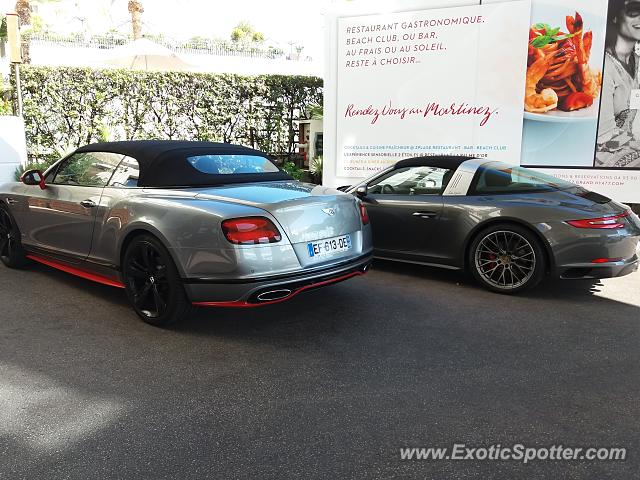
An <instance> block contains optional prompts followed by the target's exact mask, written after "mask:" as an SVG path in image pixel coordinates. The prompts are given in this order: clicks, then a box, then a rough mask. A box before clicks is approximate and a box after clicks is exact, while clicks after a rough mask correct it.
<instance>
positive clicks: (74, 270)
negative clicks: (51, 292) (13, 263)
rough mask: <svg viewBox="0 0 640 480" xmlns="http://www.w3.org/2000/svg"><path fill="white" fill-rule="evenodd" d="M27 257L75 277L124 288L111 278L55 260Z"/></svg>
mask: <svg viewBox="0 0 640 480" xmlns="http://www.w3.org/2000/svg"><path fill="white" fill-rule="evenodd" d="M27 258H28V259H30V260H33V261H34V262H38V263H41V264H43V265H46V266H48V267H53V268H55V269H57V270H60V271H62V272H65V273H70V274H71V275H75V276H76V277H80V278H84V279H85V280H91V281H92V282H96V283H101V284H102V285H108V286H109V287H116V288H124V285H123V284H122V283H121V282H118V281H117V280H112V279H110V278H107V277H103V276H102V275H97V274H95V273H90V272H86V271H84V270H80V269H78V268H76V267H72V266H70V265H66V264H64V263H59V262H56V261H55V260H50V259H48V258H43V257H39V256H38V255H27Z"/></svg>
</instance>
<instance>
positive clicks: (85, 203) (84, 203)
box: [80, 200, 98, 208]
mask: <svg viewBox="0 0 640 480" xmlns="http://www.w3.org/2000/svg"><path fill="white" fill-rule="evenodd" d="M80 205H82V206H83V207H84V208H95V207H97V206H98V205H97V204H96V202H94V201H93V200H83V201H81V202H80Z"/></svg>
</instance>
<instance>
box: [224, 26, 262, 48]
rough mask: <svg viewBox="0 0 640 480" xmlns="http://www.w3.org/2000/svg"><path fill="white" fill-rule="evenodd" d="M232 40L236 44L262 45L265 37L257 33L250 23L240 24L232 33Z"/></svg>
mask: <svg viewBox="0 0 640 480" xmlns="http://www.w3.org/2000/svg"><path fill="white" fill-rule="evenodd" d="M231 40H232V41H233V42H236V43H262V42H264V35H263V34H262V33H261V32H258V31H256V30H255V29H254V28H253V27H252V26H251V24H250V23H248V22H240V23H239V24H238V25H236V26H235V28H234V29H233V30H232V31H231Z"/></svg>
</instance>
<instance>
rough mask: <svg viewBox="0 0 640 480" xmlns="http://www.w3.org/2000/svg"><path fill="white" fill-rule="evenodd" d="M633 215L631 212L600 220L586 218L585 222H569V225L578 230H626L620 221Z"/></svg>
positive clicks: (600, 218)
mask: <svg viewBox="0 0 640 480" xmlns="http://www.w3.org/2000/svg"><path fill="white" fill-rule="evenodd" d="M629 215H631V212H630V211H626V212H624V213H620V214H618V215H609V216H606V217H599V218H585V219H584V220H569V221H568V222H567V223H568V224H569V225H571V226H572V227H576V228H599V229H608V230H613V229H617V228H624V226H625V225H624V223H622V222H621V221H620V220H619V219H621V218H626V217H628V216H629Z"/></svg>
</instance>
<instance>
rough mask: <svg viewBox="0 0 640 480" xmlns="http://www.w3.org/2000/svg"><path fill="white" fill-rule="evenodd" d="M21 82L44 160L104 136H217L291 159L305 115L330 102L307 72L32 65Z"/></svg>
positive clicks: (36, 156) (35, 148) (29, 126)
mask: <svg viewBox="0 0 640 480" xmlns="http://www.w3.org/2000/svg"><path fill="white" fill-rule="evenodd" d="M21 80H22V90H23V105H24V118H25V125H26V130H27V145H28V150H29V155H30V157H31V158H32V159H33V160H36V161H40V160H43V159H47V158H55V157H57V156H59V155H60V154H61V153H62V152H65V151H68V150H69V149H72V148H75V147H78V146H81V145H84V144H87V143H91V142H96V141H99V140H101V139H104V138H109V139H111V140H131V139H186V140H211V141H219V142H228V143H238V144H242V145H247V146H250V147H254V148H258V149H260V150H262V151H264V152H267V153H269V154H271V155H275V156H279V157H282V158H291V156H292V154H293V153H294V150H295V144H296V141H297V131H298V128H297V120H298V119H300V118H306V116H307V115H308V108H309V106H310V105H313V104H318V103H322V80H321V79H319V78H315V77H302V76H280V75H263V76H255V77H247V76H240V75H231V74H203V73H189V72H142V71H130V70H94V69H89V68H49V67H35V66H28V67H26V66H25V67H24V68H23V69H22V70H21ZM12 82H14V83H15V78H12ZM14 90H15V89H14Z"/></svg>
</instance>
